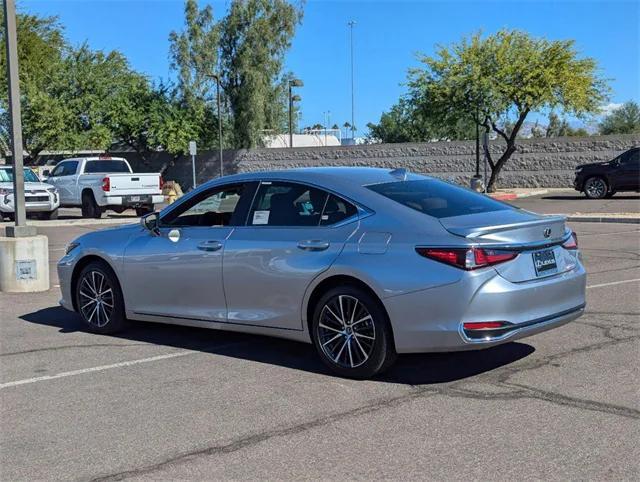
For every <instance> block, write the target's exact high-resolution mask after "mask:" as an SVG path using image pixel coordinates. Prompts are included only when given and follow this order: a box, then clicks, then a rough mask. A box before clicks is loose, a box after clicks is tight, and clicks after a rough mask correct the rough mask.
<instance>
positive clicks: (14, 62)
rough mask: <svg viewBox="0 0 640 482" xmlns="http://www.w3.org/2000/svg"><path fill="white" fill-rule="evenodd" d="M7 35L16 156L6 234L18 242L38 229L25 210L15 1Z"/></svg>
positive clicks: (7, 5)
mask: <svg viewBox="0 0 640 482" xmlns="http://www.w3.org/2000/svg"><path fill="white" fill-rule="evenodd" d="M4 31H5V32H6V34H5V35H6V37H5V44H6V56H7V80H8V82H9V86H8V87H9V118H10V119H11V152H12V153H13V212H14V219H15V226H9V227H7V229H6V233H7V236H10V237H16V238H17V237H20V236H32V235H35V228H29V227H28V226H27V216H26V212H25V207H24V167H23V166H24V162H23V159H22V122H21V112H20V80H19V76H18V40H17V35H16V3H15V0H5V1H4Z"/></svg>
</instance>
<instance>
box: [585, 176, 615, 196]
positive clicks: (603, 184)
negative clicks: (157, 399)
mask: <svg viewBox="0 0 640 482" xmlns="http://www.w3.org/2000/svg"><path fill="white" fill-rule="evenodd" d="M608 191H609V186H607V181H605V180H604V179H603V178H601V177H598V176H595V177H590V178H589V179H587V180H586V181H585V183H584V194H585V195H586V196H587V197H588V198H589V199H602V198H604V197H605V196H606V195H607V192H608Z"/></svg>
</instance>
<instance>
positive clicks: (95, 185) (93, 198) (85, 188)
mask: <svg viewBox="0 0 640 482" xmlns="http://www.w3.org/2000/svg"><path fill="white" fill-rule="evenodd" d="M44 175H46V176H48V177H47V182H49V183H50V184H53V185H54V186H56V187H57V188H58V191H59V192H60V205H61V206H65V207H66V206H68V207H78V206H79V207H81V208H82V216H83V217H88V218H100V217H101V216H102V213H103V212H104V211H105V210H106V209H111V210H113V211H116V212H123V211H124V210H125V209H128V208H134V209H135V210H136V214H137V215H138V216H142V215H144V214H148V213H150V212H152V211H153V209H154V204H156V203H161V202H162V201H163V200H164V197H163V196H162V177H161V176H160V174H153V173H135V174H134V173H133V170H132V169H131V166H130V165H129V163H128V162H127V160H126V159H123V158H120V157H108V156H100V157H86V158H76V159H65V160H63V161H60V162H59V163H58V164H57V165H56V167H55V168H54V169H53V170H52V171H51V172H48V171H45V172H44Z"/></svg>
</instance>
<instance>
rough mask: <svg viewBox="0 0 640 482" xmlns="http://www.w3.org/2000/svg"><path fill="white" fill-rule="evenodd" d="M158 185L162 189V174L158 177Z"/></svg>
mask: <svg viewBox="0 0 640 482" xmlns="http://www.w3.org/2000/svg"><path fill="white" fill-rule="evenodd" d="M158 187H159V188H160V190H161V191H162V188H163V187H164V179H162V176H160V179H158Z"/></svg>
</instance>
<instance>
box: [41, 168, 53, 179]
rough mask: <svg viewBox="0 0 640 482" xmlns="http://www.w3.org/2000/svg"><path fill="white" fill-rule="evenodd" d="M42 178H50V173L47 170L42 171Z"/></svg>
mask: <svg viewBox="0 0 640 482" xmlns="http://www.w3.org/2000/svg"><path fill="white" fill-rule="evenodd" d="M42 177H51V171H50V170H49V169H45V170H44V171H42Z"/></svg>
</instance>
